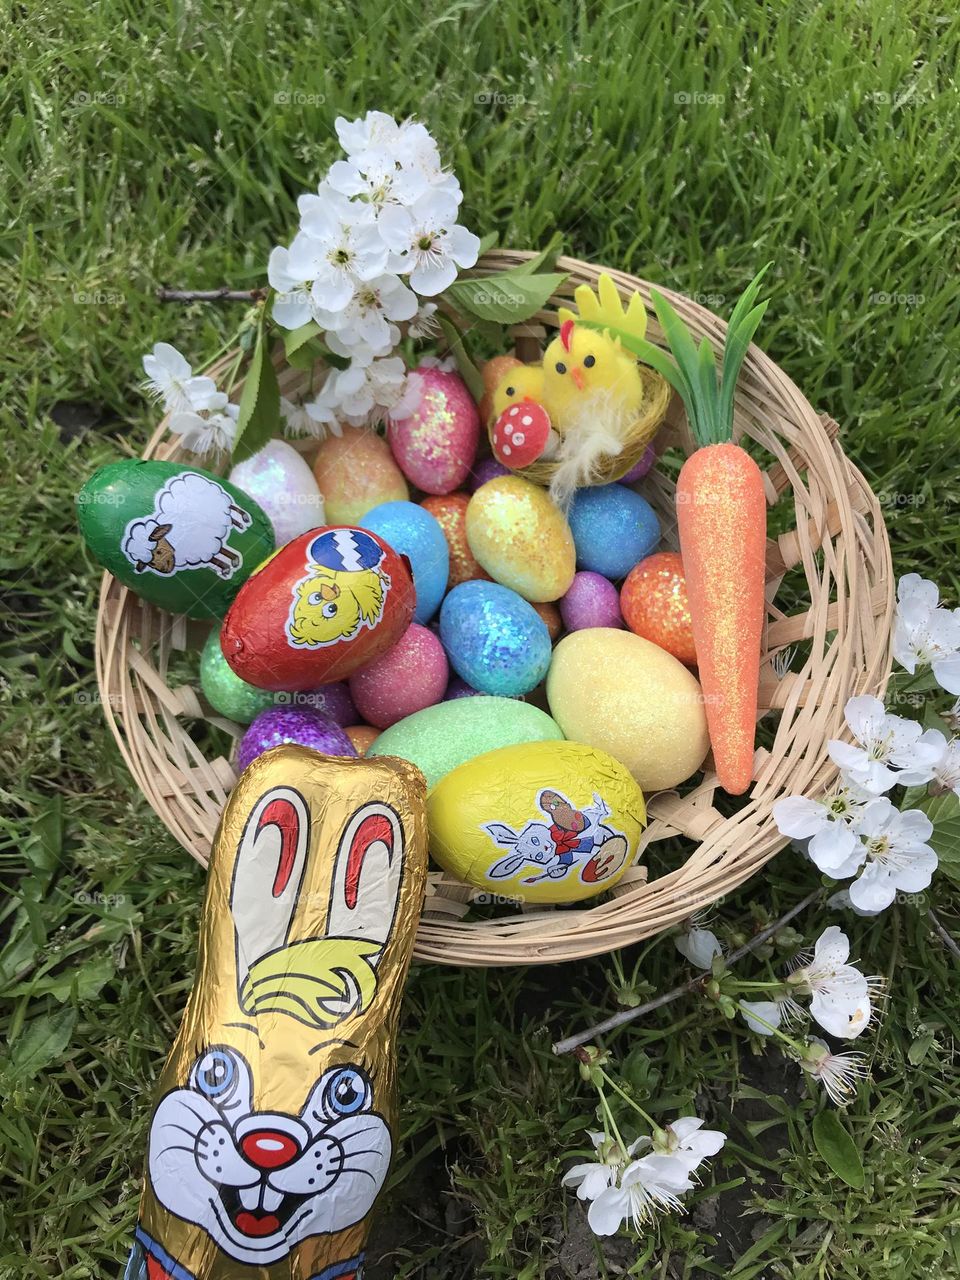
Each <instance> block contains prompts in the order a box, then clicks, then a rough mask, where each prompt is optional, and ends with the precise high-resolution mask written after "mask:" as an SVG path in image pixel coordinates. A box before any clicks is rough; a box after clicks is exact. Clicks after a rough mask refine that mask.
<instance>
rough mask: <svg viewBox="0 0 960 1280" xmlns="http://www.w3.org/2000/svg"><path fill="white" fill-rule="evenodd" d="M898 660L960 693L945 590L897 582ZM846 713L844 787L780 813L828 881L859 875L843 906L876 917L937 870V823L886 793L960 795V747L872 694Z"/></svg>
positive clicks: (788, 832)
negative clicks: (918, 789)
mask: <svg viewBox="0 0 960 1280" xmlns="http://www.w3.org/2000/svg"><path fill="white" fill-rule="evenodd" d="M894 655H895V657H896V658H897V660H898V661H899V662H900V663H901V665H903V666H904V667H905V668H906V669H907V671H909V672H910V674H911V675H913V674H915V673H916V672H917V671H918V669H921V668H929V669H930V671H931V672H932V674H933V677H934V679H935V680H936V681H937V683H938V684H939V685H940V687H941V688H943V689H945V690H946V691H947V692H949V693H953V694H958V693H960V610H956V609H953V610H951V609H946V608H944V607H943V606H942V605H941V604H940V602H939V592H938V590H937V587H936V585H935V584H934V583H932V582H929V581H927V580H926V579H924V578H921V577H919V575H918V574H915V573H911V574H907V575H906V576H905V577H903V578H901V579H900V583H899V585H898V589H897V617H896V623H895V627H894ZM844 716H845V719H846V722H847V727H848V728H849V730H850V734H851V737H852V738H853V741H852V742H843V741H841V740H839V739H834V740H832V741H831V742H830V744H829V751H830V758H831V760H833V762H834V764H836V765H837V766H838V767H839V769H840V780H839V783H838V784H837V786H836V787H835V788H834V789H833V790H832V791H831V792H830V793H829V794H828V795H826V796H824V797H823V798H822V799H819V800H813V799H810V798H808V797H805V796H788V797H786V798H784V799H783V800H779V801H777V803H776V804H775V805H774V808H773V816H774V819H775V821H776V823H777V827H778V829H779V830H780V832H781V833H782V834H783V835H785V836H790V837H791V838H792V839H794V840H800V841H806V842H807V844H806V849H807V853H808V854H809V856H810V858H811V859H812V860H813V862H814V863H815V864H816V865H817V867H819V869H820V870H821V871H823V872H824V873H825V874H827V875H829V876H830V877H831V878H832V879H834V880H851V878H852V877H855V878H853V879H852V880H851V883H850V885H849V886H848V888H847V889H846V890H845V891H844V893H843V895H842V896H840V895H838V898H839V901H840V902H842V903H844V904H845V905H846V904H849V905H850V906H851V907H852V908H853V909H854V910H855V911H857V912H858V913H859V914H861V915H876V914H878V913H879V912H881V911H883V910H885V909H886V908H887V907H889V906H890V904H891V903H892V902H893V901H894V899H895V897H896V895H897V893H898V892H904V893H919V892H921V891H922V890H924V889H926V888H927V887H928V885H929V884H930V880H931V878H932V876H933V872H934V871H935V870H936V867H937V855H936V853H935V851H934V850H933V848H932V847H931V846H930V844H929V843H928V842H929V840H930V837H931V836H932V834H933V824H932V823H931V821H930V819H929V818H928V817H927V815H926V814H925V813H924V812H923V810H921V809H906V810H904V811H902V812H901V810H900V809H898V808H897V806H896V805H894V803H893V802H892V801H891V800H890V799H889V797H888V796H887V794H886V793H887V792H888V791H890V789H891V788H892V787H894V786H907V787H912V786H921V785H925V784H927V783H933V785H934V786H935V787H936V788H937V789H938V790H940V791H953V792H954V793H955V794H957V795H960V740H958V739H957V738H956V737H950V738H947V736H946V735H945V734H944V733H942V732H941V731H940V730H939V729H926V730H925V729H924V728H923V726H922V725H921V724H919V723H918V722H917V721H915V720H909V719H906V718H904V717H902V716H898V715H892V714H890V713H889V712H887V711H886V709H885V708H884V706H883V703H882V702H880V700H879V699H878V698H873V697H870V696H869V695H866V694H864V695H861V696H860V697H856V698H851V699H850V700H849V701H848V702H847V704H846V707H845V708H844Z"/></svg>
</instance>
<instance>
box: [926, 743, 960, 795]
mask: <svg viewBox="0 0 960 1280" xmlns="http://www.w3.org/2000/svg"><path fill="white" fill-rule="evenodd" d="M927 737H928V738H929V740H930V742H931V743H933V744H935V745H936V746H937V747H939V749H940V755H939V756H938V757H937V760H936V763H935V764H934V766H933V777H932V778H931V779H930V781H931V782H932V783H933V785H934V788H935V789H936V790H938V791H952V792H953V793H954V794H955V795H957V796H960V738H950V739H949V740H948V739H947V737H946V736H945V735H944V734H942V733H941V732H940V731H939V730H938V729H929V730H928V731H927Z"/></svg>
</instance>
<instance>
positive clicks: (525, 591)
mask: <svg viewBox="0 0 960 1280" xmlns="http://www.w3.org/2000/svg"><path fill="white" fill-rule="evenodd" d="M467 542H468V543H469V544H470V550H471V551H472V552H473V554H474V556H475V557H476V559H477V561H478V563H479V564H480V565H482V567H483V568H484V569H486V571H487V573H489V574H490V577H491V578H493V580H494V581H495V582H499V583H501V584H502V585H503V586H505V587H510V589H511V590H512V591H516V593H517V594H518V595H521V596H523V598H524V599H525V600H530V601H534V602H537V603H542V602H543V601H546V600H559V599H560V597H561V596H562V595H565V594H566V592H567V591H568V590H569V589H570V583H571V582H572V581H573V575H574V573H575V572H576V567H577V565H576V560H577V553H576V548H575V547H574V545H573V535H572V533H571V532H570V526H569V525H568V524H567V521H566V518H565V516H564V514H563V512H562V511H560V509H559V508H558V507H556V506H555V505H554V504H553V503H552V502H551V501H550V499H549V497H548V496H547V491H546V490H545V489H541V488H540V486H539V485H536V484H532V483H531V482H530V481H529V480H524V479H523V478H522V477H520V476H498V477H497V478H496V479H495V480H488V481H487V483H486V484H484V485H481V486H480V488H479V489H478V490H477V491H476V493H475V494H474V495H473V497H472V498H471V499H470V505H469V507H467Z"/></svg>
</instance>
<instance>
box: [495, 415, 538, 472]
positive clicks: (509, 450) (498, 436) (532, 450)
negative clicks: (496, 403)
mask: <svg viewBox="0 0 960 1280" xmlns="http://www.w3.org/2000/svg"><path fill="white" fill-rule="evenodd" d="M550 434H551V433H550V415H549V413H547V411H546V409H545V408H544V407H543V405H542V404H537V402H536V401H535V400H521V401H520V402H519V403H518V404H512V405H510V407H509V409H504V411H503V413H501V415H500V417H499V418H498V419H497V420H496V422H495V423H494V426H493V456H494V457H495V458H496V460H497V461H498V462H501V463H502V464H503V465H504V466H505V467H510V468H511V469H512V470H516V469H517V468H519V467H529V465H530V463H531V462H536V460H537V459H538V458H539V457H541V456H542V455H543V453H544V451H545V450H546V447H547V444H548V443H549V441H550Z"/></svg>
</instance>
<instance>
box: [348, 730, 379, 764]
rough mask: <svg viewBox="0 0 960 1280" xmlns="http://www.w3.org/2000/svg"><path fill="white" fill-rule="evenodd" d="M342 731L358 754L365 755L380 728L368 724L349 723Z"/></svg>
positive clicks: (377, 735)
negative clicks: (373, 727) (372, 727)
mask: <svg viewBox="0 0 960 1280" xmlns="http://www.w3.org/2000/svg"><path fill="white" fill-rule="evenodd" d="M344 733H345V734H346V735H347V737H348V738H349V739H350V741H351V742H352V743H353V745H354V747H355V748H356V751H357V755H358V756H365V755H366V754H367V752H368V751H369V749H370V747H372V746H373V744H374V742H376V740H377V738H379V737H380V730H379V729H371V728H370V726H369V725H368V724H351V725H349V726H348V727H347V728H346V729H344Z"/></svg>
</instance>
